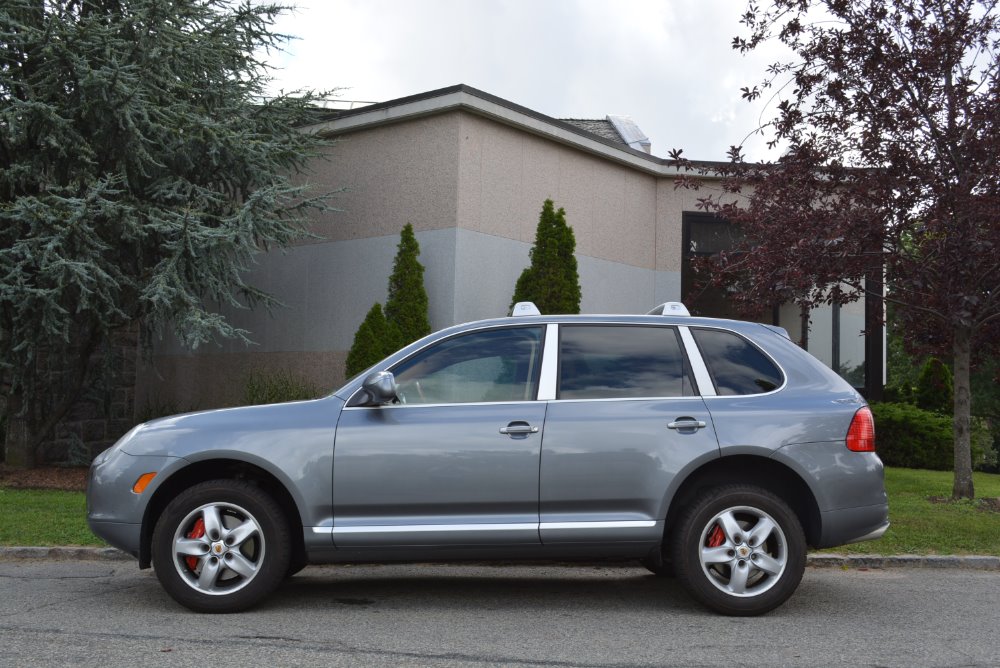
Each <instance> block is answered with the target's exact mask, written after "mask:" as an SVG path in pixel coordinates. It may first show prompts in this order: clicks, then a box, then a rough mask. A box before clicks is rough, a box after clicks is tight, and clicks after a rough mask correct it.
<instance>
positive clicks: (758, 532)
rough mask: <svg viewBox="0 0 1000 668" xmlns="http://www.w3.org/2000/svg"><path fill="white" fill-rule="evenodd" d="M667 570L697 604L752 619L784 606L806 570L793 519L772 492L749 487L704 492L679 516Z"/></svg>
mask: <svg viewBox="0 0 1000 668" xmlns="http://www.w3.org/2000/svg"><path fill="white" fill-rule="evenodd" d="M673 563H674V567H675V568H676V569H677V574H678V576H679V577H680V578H681V580H682V582H683V583H684V586H685V587H686V588H687V589H688V591H690V592H691V594H692V595H693V596H694V597H695V598H696V599H698V600H699V601H700V602H701V603H703V604H705V605H706V606H708V607H709V608H712V609H713V610H715V611H717V612H721V613H723V614H726V615H737V616H750V615H759V614H763V613H765V612H768V611H769V610H773V609H774V608H776V607H777V606H779V605H781V604H782V603H784V602H785V601H786V600H788V597H790V596H791V595H792V593H793V592H794V591H795V589H796V587H798V584H799V581H800V580H801V579H802V573H803V571H804V570H805V563H806V542H805V535H804V533H803V531H802V526H801V524H800V523H799V520H798V517H796V515H795V513H794V512H792V510H791V508H789V507H788V504H787V503H785V502H784V501H783V500H781V499H780V498H779V497H777V496H775V495H774V494H772V493H771V492H769V491H767V490H765V489H762V488H758V487H753V486H748V485H731V486H726V487H719V488H715V489H713V490H710V491H708V492H707V493H705V494H703V495H702V496H700V497H698V498H697V499H696V500H695V501H694V503H692V504H691V505H690V506H689V507H688V508H687V510H686V511H685V512H684V513H683V515H682V516H681V518H680V521H679V523H678V525H677V529H676V532H675V534H674V540H673Z"/></svg>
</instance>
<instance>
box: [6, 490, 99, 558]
mask: <svg viewBox="0 0 1000 668" xmlns="http://www.w3.org/2000/svg"><path fill="white" fill-rule="evenodd" d="M0 508H2V509H3V510H2V511H0V545H30V546H50V545H104V544H105V543H104V541H102V540H101V539H100V538H98V537H97V536H95V535H94V534H92V533H91V532H90V529H89V528H87V503H86V500H85V498H84V495H83V492H66V491H62V490H55V489H7V488H3V487H0Z"/></svg>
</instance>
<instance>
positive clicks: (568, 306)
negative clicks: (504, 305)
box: [510, 199, 581, 314]
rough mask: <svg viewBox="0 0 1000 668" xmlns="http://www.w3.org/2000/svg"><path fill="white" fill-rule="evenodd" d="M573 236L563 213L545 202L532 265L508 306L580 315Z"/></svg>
mask: <svg viewBox="0 0 1000 668" xmlns="http://www.w3.org/2000/svg"><path fill="white" fill-rule="evenodd" d="M575 251H576V237H575V236H574V235H573V228H572V227H570V226H569V225H567V224H566V211H565V210H564V209H563V208H562V207H560V208H559V210H558V211H557V210H556V209H555V204H554V203H553V202H552V200H551V199H547V200H545V203H544V204H543V205H542V213H541V215H539V217H538V228H537V230H536V232H535V245H534V246H532V248H531V251H530V252H529V254H530V257H531V264H530V265H529V266H528V267H526V268H525V270H524V271H523V272H521V275H520V276H519V277H518V279H517V284H516V286H515V287H514V296H513V298H512V299H511V302H510V306H511V308H513V307H514V304H516V303H517V302H534V303H535V306H537V307H538V310H539V311H540V312H542V313H543V314H557V313H579V312H580V299H581V291H580V276H579V273H578V272H577V267H576V255H574V252H575Z"/></svg>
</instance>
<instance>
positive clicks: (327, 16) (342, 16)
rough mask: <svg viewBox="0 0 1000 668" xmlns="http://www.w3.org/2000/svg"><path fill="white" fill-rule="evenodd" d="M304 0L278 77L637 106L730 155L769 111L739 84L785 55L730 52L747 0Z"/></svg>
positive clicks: (375, 94) (667, 142) (582, 105)
mask: <svg viewBox="0 0 1000 668" xmlns="http://www.w3.org/2000/svg"><path fill="white" fill-rule="evenodd" d="M298 4H299V8H298V10H296V11H295V12H294V13H293V14H291V15H289V16H287V17H285V18H284V19H283V20H282V23H281V24H280V25H279V28H280V30H282V31H283V32H286V33H289V34H293V35H297V36H298V37H299V38H300V39H298V40H296V41H294V42H292V43H291V44H290V45H289V46H288V52H287V53H286V54H283V55H281V56H280V57H276V58H274V59H273V63H274V64H275V65H276V66H278V67H279V68H282V69H281V70H280V71H279V72H277V73H276V77H277V81H276V86H280V87H281V88H284V89H286V90H290V89H295V88H315V89H326V88H334V87H342V88H347V89H348V90H345V91H343V94H342V97H343V98H344V99H348V100H364V101H383V100H388V99H392V98H397V97H403V96H405V95H412V94H416V93H421V92H425V91H428V90H433V89H435V88H441V87H444V86H450V85H453V84H458V83H464V84H468V85H470V86H474V87H476V88H479V89H482V90H484V91H486V92H488V93H492V94H494V95H498V96H500V97H502V98H505V99H508V100H510V101H511V102H514V103H517V104H521V105H523V106H526V107H529V108H531V109H534V110H536V111H538V112H540V113H543V114H546V115H549V116H554V117H557V118H566V117H575V118H603V117H604V116H605V115H606V114H609V113H612V114H627V115H629V116H631V117H632V118H633V119H634V120H635V121H636V123H637V124H638V125H639V127H640V128H642V130H643V131H645V132H646V134H647V135H649V137H650V138H651V140H652V142H653V152H654V153H655V154H657V155H665V154H666V153H667V151H668V150H669V149H671V148H683V149H684V150H685V155H687V156H689V157H692V158H698V159H705V160H722V159H724V157H725V151H726V149H727V148H728V147H729V145H730V144H733V143H737V142H739V141H741V140H743V138H744V137H745V136H746V135H747V134H748V133H749V132H750V131H751V130H752V129H753V128H754V127H756V124H757V121H758V115H759V114H760V108H759V107H754V106H753V105H750V104H748V103H746V102H744V101H742V100H741V99H740V94H739V88H740V87H741V86H745V85H751V84H752V83H754V82H757V81H758V80H760V79H761V78H762V76H763V73H764V66H765V64H766V63H767V62H769V58H771V59H773V58H774V55H773V54H770V56H768V55H758V54H754V55H753V56H752V57H749V58H744V57H741V56H740V55H739V54H738V53H736V52H734V51H733V50H732V49H731V48H730V42H731V39H732V37H733V36H734V35H736V34H738V33H739V32H740V26H739V24H738V18H739V14H740V12H741V11H742V10H743V3H742V2H741V0H299V3H298ZM760 147H761V149H762V147H763V144H762V143H760ZM750 155H751V157H754V158H762V157H764V154H763V152H762V150H757V149H754V150H752V151H751V152H750Z"/></svg>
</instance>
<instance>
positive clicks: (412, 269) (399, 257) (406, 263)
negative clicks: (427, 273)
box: [385, 223, 431, 352]
mask: <svg viewBox="0 0 1000 668" xmlns="http://www.w3.org/2000/svg"><path fill="white" fill-rule="evenodd" d="M419 256H420V244H418V243H417V237H416V235H415V234H414V233H413V225H411V224H410V223H407V224H406V225H405V226H404V227H403V230H402V232H400V235H399V246H397V251H396V259H395V261H394V262H393V265H392V274H391V275H390V276H389V295H388V297H387V298H386V301H385V318H386V320H387V321H389V322H390V323H392V324H393V325H395V326H396V328H397V329H398V332H399V339H398V340H397V341H396V346H395V348H393V350H392V351H389V352H394V351H395V350H397V349H399V348H402V347H403V346H405V345H408V344H410V343H413V342H414V341H416V340H417V339H419V338H421V337H424V336H427V335H428V334H430V333H431V323H430V319H429V318H428V316H427V290H426V289H425V288H424V266H423V265H422V264H420V262H419V261H418V260H417V258H418V257H419Z"/></svg>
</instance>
